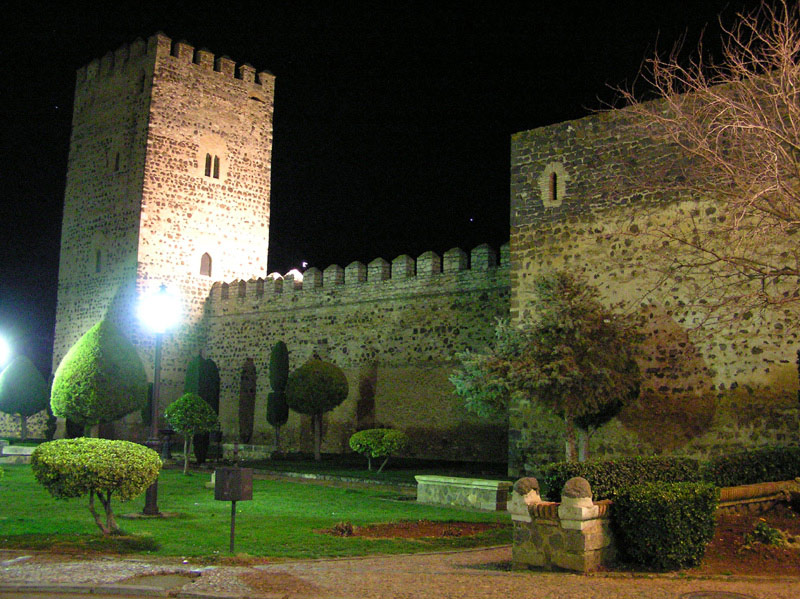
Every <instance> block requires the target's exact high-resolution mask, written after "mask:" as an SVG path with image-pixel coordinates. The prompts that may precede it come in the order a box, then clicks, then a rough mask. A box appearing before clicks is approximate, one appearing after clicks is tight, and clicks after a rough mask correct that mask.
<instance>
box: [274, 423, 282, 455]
mask: <svg viewBox="0 0 800 599" xmlns="http://www.w3.org/2000/svg"><path fill="white" fill-rule="evenodd" d="M275 451H276V452H278V453H280V452H281V427H279V426H276V427H275Z"/></svg>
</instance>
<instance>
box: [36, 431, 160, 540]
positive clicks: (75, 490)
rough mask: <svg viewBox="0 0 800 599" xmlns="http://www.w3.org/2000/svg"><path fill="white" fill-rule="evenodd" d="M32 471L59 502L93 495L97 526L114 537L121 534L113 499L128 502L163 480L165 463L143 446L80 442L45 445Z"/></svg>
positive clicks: (82, 439)
mask: <svg viewBox="0 0 800 599" xmlns="http://www.w3.org/2000/svg"><path fill="white" fill-rule="evenodd" d="M31 468H32V470H33V476H34V478H36V481H37V482H38V483H39V484H41V485H42V486H44V488H45V489H47V491H48V492H49V493H50V494H51V495H52V496H53V497H55V498H56V499H71V498H73V497H83V496H84V495H88V496H89V511H90V512H91V513H92V516H93V517H94V520H95V522H96V523H97V526H98V527H99V528H100V530H101V531H102V532H103V534H111V533H115V532H118V531H119V526H117V523H116V521H115V520H114V512H113V510H112V509H111V498H112V496H114V497H116V498H118V499H119V500H120V501H127V500H129V499H133V498H134V497H136V496H138V495H140V494H141V493H142V492H143V491H144V490H145V489H147V487H149V486H150V485H152V484H153V483H154V482H155V480H156V479H157V478H158V472H159V470H161V459H160V458H159V457H158V454H157V453H156V452H155V451H153V450H152V449H148V448H147V447H145V446H144V445H139V444H138V443H131V442H130V441H112V440H109V439H90V438H86V437H79V438H77V439H59V440H57V441H49V442H47V443H42V444H41V445H39V446H38V447H36V449H34V450H33V454H32V455H31ZM95 496H96V497H97V498H98V499H99V500H100V503H102V505H103V508H104V510H105V513H106V521H105V523H103V521H102V520H101V518H100V515H99V514H98V513H97V512H96V511H95V509H94V498H95Z"/></svg>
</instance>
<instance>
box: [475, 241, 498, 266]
mask: <svg viewBox="0 0 800 599" xmlns="http://www.w3.org/2000/svg"><path fill="white" fill-rule="evenodd" d="M470 261H471V263H472V270H489V269H490V268H494V267H495V266H497V254H495V252H494V250H493V249H492V248H490V247H489V246H488V245H487V244H485V243H484V244H481V245H479V246H478V247H476V248H475V249H473V250H472V252H471V253H470Z"/></svg>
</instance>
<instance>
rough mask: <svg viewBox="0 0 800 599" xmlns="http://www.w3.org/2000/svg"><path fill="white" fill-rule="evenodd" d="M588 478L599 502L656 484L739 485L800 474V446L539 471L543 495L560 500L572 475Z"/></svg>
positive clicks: (557, 464) (624, 460)
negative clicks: (709, 457)
mask: <svg viewBox="0 0 800 599" xmlns="http://www.w3.org/2000/svg"><path fill="white" fill-rule="evenodd" d="M574 476H582V477H583V478H585V479H586V480H588V481H589V484H591V485H592V491H593V495H594V499H595V500H599V499H615V498H616V497H617V496H618V495H619V493H620V492H621V491H623V490H626V489H628V488H630V487H632V486H634V485H641V484H645V483H656V482H670V483H677V482H701V481H703V482H708V483H711V484H713V485H715V486H717V487H733V486H736V485H748V484H754V483H760V482H769V481H776V480H791V479H793V478H795V477H796V476H800V448H798V447H771V448H762V449H753V450H749V451H742V452H738V453H732V454H727V455H724V456H719V457H717V458H714V459H712V460H709V461H707V462H701V461H699V460H695V459H693V458H684V457H661V456H658V457H634V458H621V459H618V460H606V461H591V462H583V463H577V462H555V463H552V464H547V465H545V466H543V467H542V469H541V471H540V472H539V473H537V478H538V479H539V483H540V484H541V486H542V488H543V489H544V493H543V496H544V497H546V498H547V499H549V500H550V501H559V500H560V494H561V489H562V488H563V486H564V483H566V482H567V481H568V480H569V479H570V478H572V477H574Z"/></svg>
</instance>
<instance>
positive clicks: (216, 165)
mask: <svg viewBox="0 0 800 599" xmlns="http://www.w3.org/2000/svg"><path fill="white" fill-rule="evenodd" d="M214 178H215V179H219V156H214Z"/></svg>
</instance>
